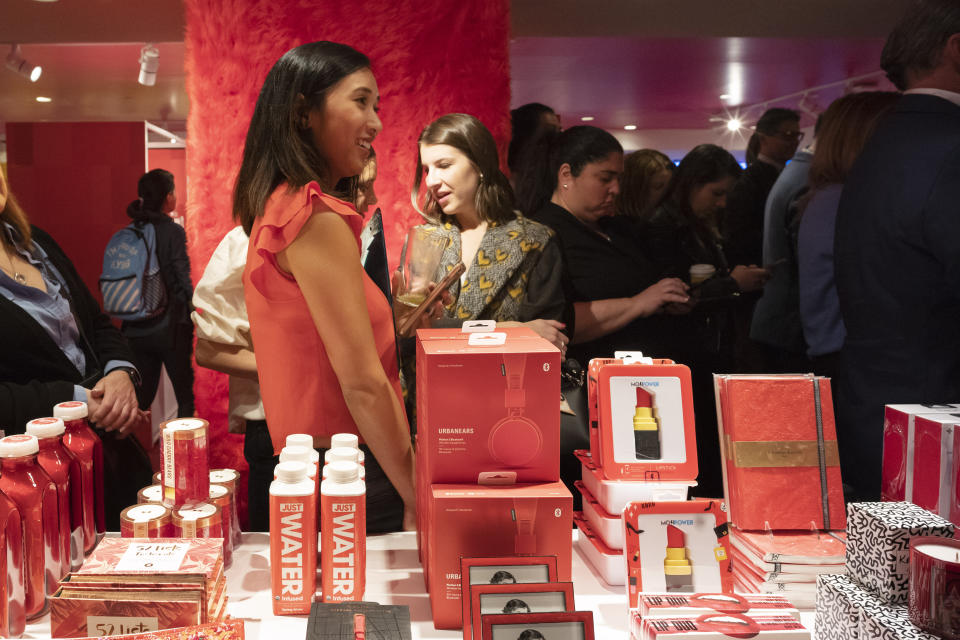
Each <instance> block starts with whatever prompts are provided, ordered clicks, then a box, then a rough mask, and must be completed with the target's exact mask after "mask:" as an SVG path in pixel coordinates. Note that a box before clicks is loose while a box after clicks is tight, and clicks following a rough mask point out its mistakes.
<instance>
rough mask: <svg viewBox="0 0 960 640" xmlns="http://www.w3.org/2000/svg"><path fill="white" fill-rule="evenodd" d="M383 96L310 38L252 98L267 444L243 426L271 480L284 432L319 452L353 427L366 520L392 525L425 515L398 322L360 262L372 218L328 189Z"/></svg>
mask: <svg viewBox="0 0 960 640" xmlns="http://www.w3.org/2000/svg"><path fill="white" fill-rule="evenodd" d="M378 103H379V92H378V90H377V82H376V79H375V78H374V76H373V73H372V72H371V71H370V61H369V60H368V59H367V57H366V56H365V55H363V54H362V53H359V52H357V51H355V50H354V49H352V48H350V47H348V46H346V45H342V44H337V43H332V42H314V43H310V44H305V45H301V46H299V47H296V48H294V49H291V50H290V51H288V52H287V53H286V54H284V56H283V57H282V58H280V60H279V61H278V62H277V63H276V64H275V65H274V67H273V68H272V69H271V70H270V73H269V74H268V75H267V79H266V81H265V82H264V85H263V88H262V89H261V91H260V96H259V98H258V99H257V104H256V107H255V108H254V113H253V117H252V118H251V121H250V128H249V131H248V132H247V139H246V143H245V146H244V151H243V162H242V165H241V167H240V172H239V174H238V176H237V183H236V187H235V191H234V216H235V217H236V218H237V219H238V220H239V221H240V222H241V224H243V227H244V229H245V230H246V231H247V233H248V234H249V236H250V245H249V249H248V253H247V266H246V269H245V270H244V273H243V284H244V296H245V298H246V303H247V312H248V314H249V317H250V330H251V334H252V339H253V344H254V345H255V355H256V361H257V370H258V372H259V376H260V389H261V393H262V396H263V405H264V411H265V413H266V418H267V419H266V422H267V424H268V425H269V441H268V440H267V439H266V437H265V434H259V438H258V434H249V433H248V434H247V435H246V437H247V438H248V439H250V438H258V439H259V441H260V442H261V443H262V444H260V445H259V446H260V447H261V449H262V450H263V451H262V454H263V455H262V457H258V462H257V463H256V464H254V463H253V462H251V481H253V482H261V483H262V484H263V485H264V486H263V488H262V491H263V492H266V491H267V490H268V487H269V482H270V480H271V479H272V472H273V466H272V465H273V464H275V460H276V458H274V456H275V455H276V454H278V453H279V452H280V450H281V449H282V448H283V446H284V442H285V439H286V436H287V435H288V434H291V433H308V434H310V435H312V436H313V439H314V446H315V447H316V448H317V449H320V450H321V452H322V450H323V449H326V448H328V447H329V446H330V436H331V435H332V434H334V433H341V432H350V433H355V434H357V435H359V437H360V441H361V442H362V443H363V445H362V446H363V447H364V448H365V449H366V450H367V454H366V478H367V519H368V520H367V528H368V531H390V530H397V529H399V528H400V527H401V525H402V526H403V528H406V529H412V528H413V525H414V523H415V522H416V506H415V503H416V499H415V492H414V458H413V449H412V447H411V442H410V430H409V427H408V425H407V420H406V417H405V415H404V412H403V408H402V401H401V393H400V382H399V374H398V371H397V362H396V357H395V355H394V354H395V353H396V351H395V347H394V341H395V337H394V330H393V320H392V316H391V310H390V306H389V304H388V302H387V300H386V297H385V296H384V295H383V293H381V291H380V290H379V289H378V288H377V286H376V285H375V284H374V283H373V282H372V281H371V280H370V278H369V277H368V276H367V275H366V274H365V273H364V271H363V268H362V267H361V265H360V250H359V236H360V229H361V226H362V224H363V219H362V218H361V217H360V215H359V214H358V213H357V212H356V210H355V209H354V208H353V207H352V205H350V204H349V203H348V202H346V201H344V200H340V199H338V198H336V197H334V196H333V195H330V194H331V192H332V191H333V190H334V188H335V185H337V183H338V182H339V181H340V180H341V179H342V178H346V177H351V176H356V175H358V174H360V172H361V169H362V168H363V166H364V163H365V162H366V161H367V159H368V157H369V156H370V154H371V143H372V142H373V139H374V138H375V137H376V135H377V133H379V131H380V129H381V127H382V125H381V122H380V118H379V117H378V115H377V111H378V110H379V107H378ZM346 195H348V196H349V195H350V194H346ZM246 444H251V443H246ZM255 446H256V445H255ZM253 467H257V469H254V468H253ZM267 470H268V471H267Z"/></svg>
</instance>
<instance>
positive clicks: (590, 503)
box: [574, 482, 623, 552]
mask: <svg viewBox="0 0 960 640" xmlns="http://www.w3.org/2000/svg"><path fill="white" fill-rule="evenodd" d="M574 486H576V487H577V489H579V491H580V495H581V496H583V517H584V518H585V519H586V521H587V522H589V523H590V527H591V528H592V529H593V530H594V532H595V533H596V534H597V535H599V536H600V539H601V540H603V543H604V544H605V545H607V546H608V547H610V548H611V549H614V550H615V551H620V552H623V516H622V514H621V515H618V516H615V515H613V514H610V513H607V512H606V510H605V509H604V508H603V505H601V504H600V503H599V502H597V499H596V498H594V497H593V494H591V493H590V492H589V491H587V488H586V487H585V486H583V483H582V482H575V483H574Z"/></svg>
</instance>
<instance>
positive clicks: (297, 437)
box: [283, 433, 320, 466]
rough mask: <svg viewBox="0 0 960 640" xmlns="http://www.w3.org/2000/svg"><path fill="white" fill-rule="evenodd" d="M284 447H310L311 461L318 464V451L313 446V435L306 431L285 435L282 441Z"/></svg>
mask: <svg viewBox="0 0 960 640" xmlns="http://www.w3.org/2000/svg"><path fill="white" fill-rule="evenodd" d="M283 446H284V447H305V448H307V449H310V451H312V452H313V453H312V454H310V458H311V462H313V463H314V464H316V465H318V466H319V464H320V453H319V452H318V451H317V450H316V449H314V448H313V437H312V436H310V435H308V434H306V433H291V434H290V435H288V436H287V440H286V442H284V445H283Z"/></svg>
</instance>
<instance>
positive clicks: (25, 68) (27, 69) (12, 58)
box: [7, 44, 43, 82]
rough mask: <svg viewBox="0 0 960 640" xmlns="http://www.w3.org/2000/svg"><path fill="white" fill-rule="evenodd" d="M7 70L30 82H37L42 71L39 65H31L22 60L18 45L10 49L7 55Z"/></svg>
mask: <svg viewBox="0 0 960 640" xmlns="http://www.w3.org/2000/svg"><path fill="white" fill-rule="evenodd" d="M7 69H10V70H11V71H13V72H14V73H17V74H19V75H21V76H23V77H24V78H26V79H27V80H29V81H30V82H36V81H37V80H39V79H40V74H41V73H43V69H42V68H41V67H40V66H39V65H35V64H31V63H29V62H27V61H26V60H25V59H24V57H23V53H22V52H21V51H20V45H18V44H15V45H13V46H12V47H10V53H8V54H7Z"/></svg>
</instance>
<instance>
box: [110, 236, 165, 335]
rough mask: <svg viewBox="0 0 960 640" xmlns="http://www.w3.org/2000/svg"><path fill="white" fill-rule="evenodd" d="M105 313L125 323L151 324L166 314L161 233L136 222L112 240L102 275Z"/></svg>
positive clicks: (112, 237) (111, 238)
mask: <svg viewBox="0 0 960 640" xmlns="http://www.w3.org/2000/svg"><path fill="white" fill-rule="evenodd" d="M100 294H101V295H102V296H103V310H104V311H105V312H106V313H107V314H108V315H109V316H111V317H113V318H117V319H119V320H124V321H128V322H129V321H137V320H147V319H149V318H154V317H156V316H158V315H160V314H162V313H163V312H164V310H165V309H166V307H167V289H166V287H165V286H164V284H163V278H162V277H161V276H160V263H159V261H158V260H157V232H156V229H154V226H153V225H152V224H149V223H148V224H143V225H138V224H137V223H136V222H134V223H133V224H130V225H128V226H126V227H124V228H123V229H120V230H119V231H117V232H116V233H114V234H113V236H111V237H110V242H108V243H107V248H106V250H105V251H104V253H103V273H101V274H100Z"/></svg>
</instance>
